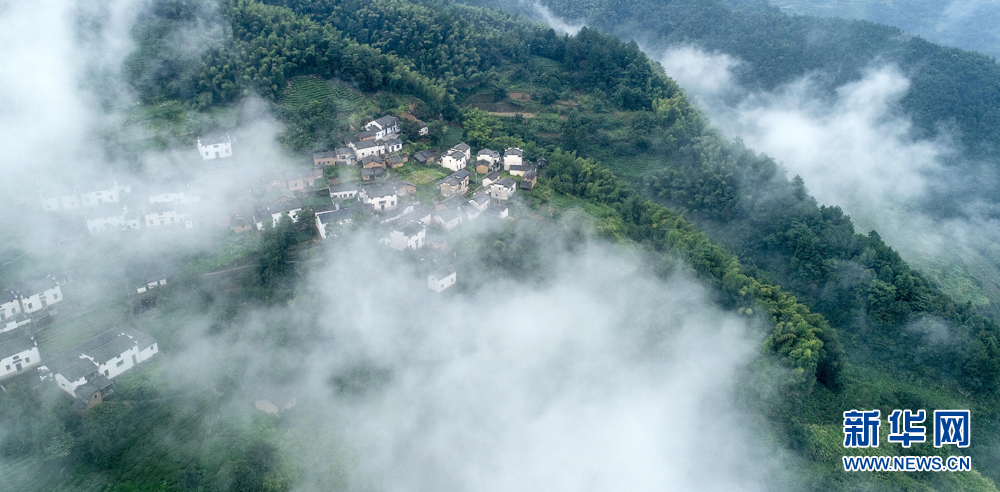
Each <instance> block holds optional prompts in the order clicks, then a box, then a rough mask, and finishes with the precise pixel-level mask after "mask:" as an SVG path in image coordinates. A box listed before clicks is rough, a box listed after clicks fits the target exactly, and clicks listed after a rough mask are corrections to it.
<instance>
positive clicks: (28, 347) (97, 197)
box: [0, 116, 545, 411]
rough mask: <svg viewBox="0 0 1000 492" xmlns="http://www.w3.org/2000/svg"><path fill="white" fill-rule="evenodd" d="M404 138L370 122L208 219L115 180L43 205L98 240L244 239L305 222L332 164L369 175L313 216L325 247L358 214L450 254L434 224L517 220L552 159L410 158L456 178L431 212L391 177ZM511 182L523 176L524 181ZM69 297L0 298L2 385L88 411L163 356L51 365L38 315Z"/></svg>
mask: <svg viewBox="0 0 1000 492" xmlns="http://www.w3.org/2000/svg"><path fill="white" fill-rule="evenodd" d="M398 133H399V122H398V120H397V119H396V118H395V117H392V116H385V117H382V118H379V119H376V120H374V121H372V122H370V123H368V125H366V127H365V131H364V132H361V133H359V134H357V135H355V137H354V138H352V139H350V140H348V141H347V142H346V147H343V148H338V149H336V150H335V151H333V152H322V153H316V154H314V156H313V161H314V167H313V169H310V170H305V171H301V172H292V173H286V174H284V175H281V176H269V177H260V178H259V179H260V183H259V184H260V188H261V189H262V191H263V193H262V194H261V193H257V195H256V196H255V197H254V198H253V199H248V200H246V201H250V202H252V206H244V207H243V208H241V209H238V210H223V211H221V212H220V211H219V210H218V209H211V210H210V211H209V212H207V213H205V212H204V210H205V209H199V208H198V204H200V203H202V200H201V197H200V196H199V194H197V193H191V192H189V191H187V190H172V191H167V192H151V193H148V194H146V195H145V197H146V199H145V200H139V201H136V200H135V197H134V196H132V189H131V187H130V186H128V185H124V186H120V185H119V184H118V182H117V181H116V182H114V184H113V186H111V187H109V188H107V189H104V190H96V191H87V192H80V191H75V192H72V193H63V194H55V195H51V196H44V197H43V198H42V205H43V208H44V209H45V210H48V211H53V212H55V211H79V212H82V213H83V216H84V219H85V220H86V225H87V230H88V231H89V232H91V233H99V232H102V231H107V230H122V229H140V228H157V227H170V226H172V227H179V228H194V227H199V226H202V225H214V226H217V227H227V228H231V229H232V230H233V231H235V232H246V231H249V230H250V229H251V228H257V229H259V228H263V227H264V224H265V223H267V222H269V221H276V220H278V219H280V218H281V217H282V215H286V214H287V215H288V216H289V217H291V218H292V220H297V219H298V214H299V212H301V211H302V210H303V208H304V207H303V206H302V204H301V202H300V200H299V196H301V195H303V194H305V193H310V192H315V191H316V190H315V181H316V180H317V179H319V178H320V177H321V176H322V174H323V169H324V168H326V167H327V166H361V171H362V172H361V177H362V180H361V182H356V181H351V182H343V183H341V182H334V183H333V184H331V185H330V186H329V189H328V192H329V197H330V204H329V205H323V206H319V207H314V212H315V220H316V227H317V229H318V230H319V233H320V235H321V236H322V237H323V238H324V239H325V238H327V237H328V235H330V234H336V231H337V227H338V226H342V225H346V224H350V223H351V222H352V221H353V220H354V218H355V217H357V215H356V214H358V213H361V214H365V215H366V216H370V217H373V218H375V219H376V220H378V221H379V222H380V223H382V224H385V225H386V226H387V229H388V237H387V238H385V239H384V241H385V243H387V244H388V245H389V246H390V247H392V248H394V249H397V250H406V249H420V248H424V247H431V248H439V249H443V248H446V247H447V240H446V238H445V237H443V236H440V235H436V234H432V233H429V232H428V227H429V226H431V225H432V224H438V225H440V227H441V229H443V230H444V231H450V230H452V229H454V228H456V227H459V226H460V225H462V224H463V223H464V222H468V221H473V220H476V219H477V218H479V217H481V216H483V215H484V214H485V215H490V216H494V217H496V218H500V219H503V218H506V217H507V216H508V213H509V212H508V207H507V205H506V203H507V201H508V200H510V199H511V198H512V197H513V196H514V194H515V193H516V192H517V190H518V189H528V190H530V189H531V188H532V187H533V186H534V185H535V183H536V180H537V173H538V170H539V169H540V168H542V167H544V166H545V160H544V158H543V159H539V160H538V161H537V162H535V163H529V162H527V161H525V159H524V154H523V151H522V150H521V149H518V148H508V149H506V150H504V151H503V153H502V154H501V153H500V152H498V151H495V150H491V149H481V150H480V151H479V152H478V153H477V154H476V156H475V159H473V156H472V149H471V148H470V147H469V146H468V145H466V144H465V143H460V144H458V145H456V146H454V147H452V148H451V149H449V150H448V151H447V152H444V153H443V154H441V155H438V154H437V153H435V152H433V151H420V152H416V153H415V154H414V155H413V156H412V159H413V160H415V161H417V162H420V163H423V164H434V163H436V164H439V165H440V166H442V167H445V168H447V169H448V170H450V171H451V174H450V175H448V176H447V177H445V178H444V179H442V180H440V181H438V182H437V183H436V185H435V186H436V188H437V189H438V190H439V191H440V199H439V200H437V201H436V202H435V203H433V204H430V205H422V204H420V203H419V202H418V201H417V200H416V199H415V194H416V185H414V184H412V183H409V182H406V181H389V180H388V175H389V170H391V169H394V168H398V167H400V166H402V165H403V164H404V163H406V162H409V161H410V159H411V156H408V155H404V154H402V152H401V151H402V142H401V141H400V139H399V138H398V137H397V135H398ZM198 152H199V155H201V157H202V158H203V159H206V160H213V159H223V158H228V157H231V156H232V154H233V151H232V141H231V140H230V138H229V137H228V136H223V137H217V138H212V139H209V138H204V139H201V138H200V139H198ZM473 173H476V177H478V178H479V179H476V180H475V181H476V182H478V183H480V186H479V187H478V188H477V189H475V190H473V191H474V192H473V193H472V194H471V197H467V196H466V195H468V194H469V192H470V189H472V186H471V183H472V182H473V180H472V179H471V178H472V177H473ZM504 174H506V175H504ZM512 176H519V177H520V180H519V181H518V180H515V179H513V177H512ZM136 203H138V205H135V204H136ZM130 204H131V205H132V206H131V207H130ZM130 208H131V209H132V210H131V211H130V210H129V209H130ZM200 212H201V213H200ZM147 280H148V281H145V282H140V284H139V285H138V286H136V287H134V289H135V290H136V292H135V294H140V295H141V294H144V293H147V292H149V291H152V290H153V289H156V288H158V287H161V286H163V285H165V284H166V279H165V278H163V279H161V278H159V277H156V278H151V279H147ZM456 282H457V272H456V270H455V268H454V267H452V266H443V267H440V268H438V269H436V270H435V271H433V272H431V273H430V274H429V275H428V278H427V286H428V288H430V289H431V290H434V291H435V292H442V291H444V290H446V289H448V288H450V287H452V286H453V285H455V284H456ZM62 300H63V297H62V291H61V289H60V285H59V283H58V282H57V281H55V279H53V278H51V277H46V278H45V279H42V280H40V281H38V282H32V283H30V284H28V285H25V286H22V287H21V288H20V289H19V290H14V289H6V290H3V291H0V381H2V380H4V379H6V378H9V377H12V376H15V375H18V374H23V373H25V372H26V371H29V370H32V371H37V372H38V373H39V375H40V377H41V378H42V379H43V380H52V381H54V382H55V383H56V384H57V385H58V386H59V387H60V388H62V389H63V390H64V391H65V392H66V393H68V394H69V395H71V396H72V397H73V398H74V401H75V403H74V405H75V406H76V408H77V409H78V410H81V411H82V410H85V409H87V408H90V406H93V405H94V404H96V403H99V402H100V401H102V400H103V399H104V398H106V397H108V396H110V395H111V394H112V393H113V392H114V384H113V381H112V380H113V379H114V378H115V377H117V376H119V375H121V374H123V373H124V372H125V371H127V370H129V369H131V368H132V367H135V366H136V365H138V364H140V363H142V362H143V361H146V360H148V359H149V358H150V357H152V356H153V355H155V354H156V353H158V351H159V349H158V347H157V343H156V341H155V340H154V339H153V338H152V337H150V336H149V335H147V334H145V333H142V332H138V331H135V330H131V329H112V330H109V331H106V332H104V333H101V334H100V335H97V336H96V337H94V338H92V339H91V340H88V341H87V342H85V343H83V344H81V345H80V346H78V347H77V348H75V349H73V350H72V351H70V352H67V353H64V354H59V355H56V356H53V357H48V358H47V360H46V361H45V362H44V363H43V361H42V355H41V354H40V353H39V350H38V345H37V344H36V342H35V340H34V338H33V336H32V335H31V330H30V329H29V328H30V327H31V324H32V318H33V315H35V314H37V313H39V312H46V313H47V312H48V311H49V310H50V309H51V308H52V306H53V305H55V304H58V303H59V302H61V301H62ZM293 404H294V403H293ZM268 405H270V404H268ZM268 408H270V407H268Z"/></svg>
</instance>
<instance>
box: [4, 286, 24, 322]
mask: <svg viewBox="0 0 1000 492" xmlns="http://www.w3.org/2000/svg"><path fill="white" fill-rule="evenodd" d="M19 314H21V298H20V297H19V296H18V295H17V293H16V292H14V291H12V290H10V289H4V290H0V321H5V320H8V319H14V318H15V317H17V315H19Z"/></svg>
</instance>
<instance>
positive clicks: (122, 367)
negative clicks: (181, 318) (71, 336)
mask: <svg viewBox="0 0 1000 492" xmlns="http://www.w3.org/2000/svg"><path fill="white" fill-rule="evenodd" d="M159 351H160V349H159V346H158V345H157V343H156V340H155V339H153V337H151V336H149V335H147V334H145V333H142V332H138V331H135V330H129V329H112V330H108V331H106V332H104V333H101V334H100V335H97V336H95V337H94V338H91V339H90V340H88V341H86V342H84V343H83V344H82V345H80V346H79V347H77V348H75V349H73V351H71V352H70V353H69V354H68V356H67V357H65V358H64V359H63V360H62V361H57V362H56V363H55V364H53V365H52V367H51V369H52V374H53V376H54V379H55V381H56V383H57V384H58V385H59V387H60V388H62V389H63V391H65V392H67V393H69V394H70V395H73V396H74V397H77V398H81V397H82V398H89V397H90V396H91V395H90V394H86V395H82V394H78V392H77V391H76V390H77V388H79V387H81V386H83V385H85V384H87V382H88V381H92V380H94V379H97V378H101V377H104V378H107V379H114V378H115V377H117V376H119V375H121V374H122V373H124V372H126V371H128V370H129V369H132V368H133V367H135V366H136V365H138V364H140V363H142V362H145V361H147V360H149V359H150V358H151V357H153V356H154V355H156V354H157V353H159Z"/></svg>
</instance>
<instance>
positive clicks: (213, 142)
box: [198, 135, 233, 161]
mask: <svg viewBox="0 0 1000 492" xmlns="http://www.w3.org/2000/svg"><path fill="white" fill-rule="evenodd" d="M198 154H199V155H201V158H202V159H204V160H206V161H208V160H212V159H221V158H223V157H231V156H232V155H233V141H232V139H230V138H229V135H212V136H208V137H205V138H201V137H198Z"/></svg>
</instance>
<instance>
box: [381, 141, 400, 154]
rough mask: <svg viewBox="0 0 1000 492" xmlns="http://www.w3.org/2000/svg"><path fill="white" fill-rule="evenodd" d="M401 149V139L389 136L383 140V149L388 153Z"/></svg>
mask: <svg viewBox="0 0 1000 492" xmlns="http://www.w3.org/2000/svg"><path fill="white" fill-rule="evenodd" d="M401 150H403V141H402V140H400V139H398V138H390V139H387V140H386V141H385V151H386V152H387V153H389V154H391V153H393V152H399V151H401Z"/></svg>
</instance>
